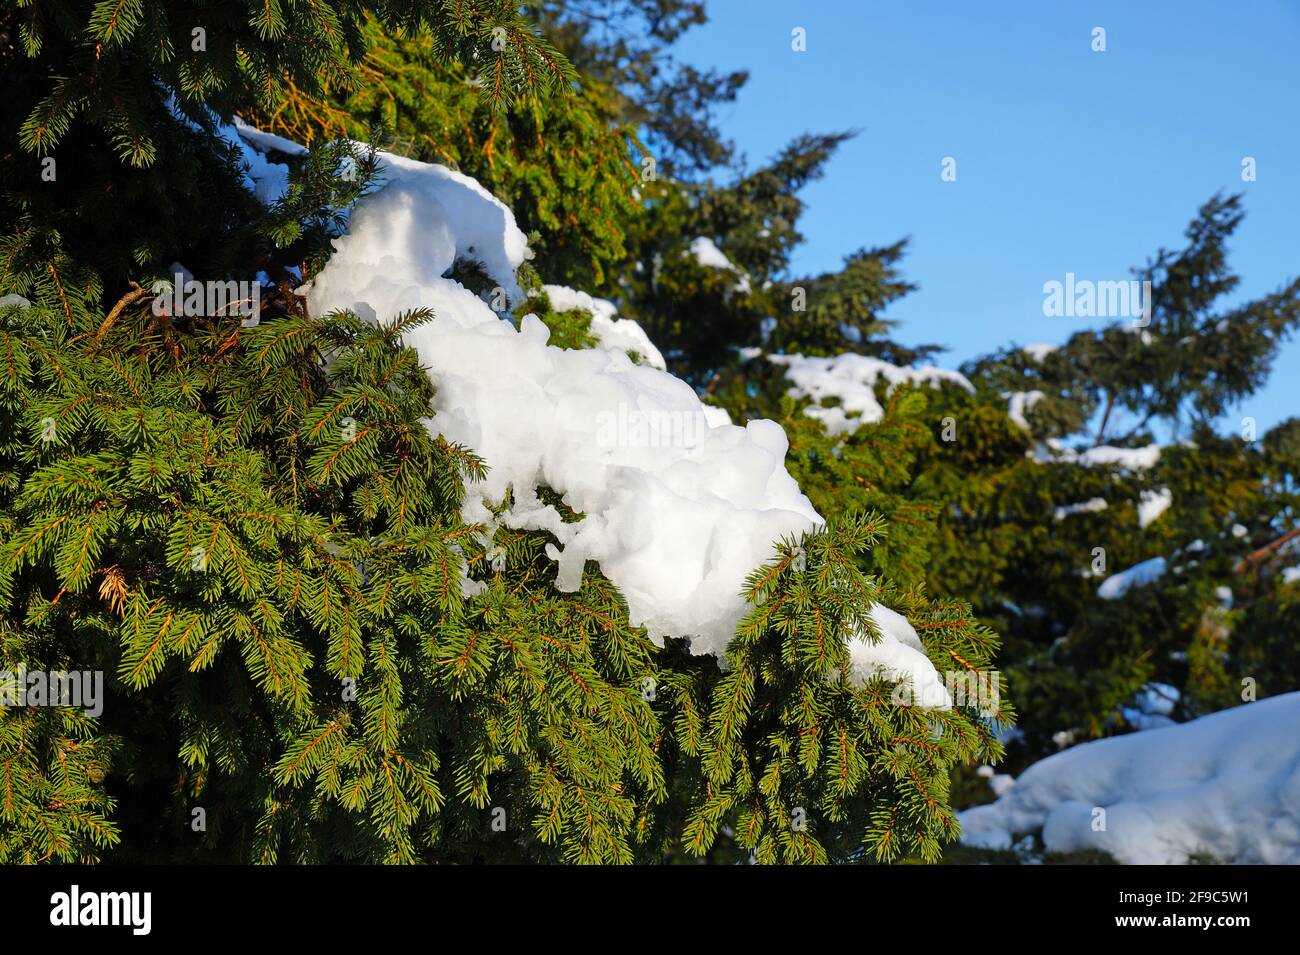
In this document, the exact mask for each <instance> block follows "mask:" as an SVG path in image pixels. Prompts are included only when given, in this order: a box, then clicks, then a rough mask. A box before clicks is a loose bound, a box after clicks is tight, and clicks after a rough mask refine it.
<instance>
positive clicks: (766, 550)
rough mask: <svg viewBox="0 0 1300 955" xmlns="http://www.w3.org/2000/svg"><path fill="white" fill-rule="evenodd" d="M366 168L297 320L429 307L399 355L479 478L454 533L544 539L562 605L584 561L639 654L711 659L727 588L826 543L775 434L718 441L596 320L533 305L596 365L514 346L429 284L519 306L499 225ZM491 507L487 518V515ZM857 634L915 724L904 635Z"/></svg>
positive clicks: (607, 324)
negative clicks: (618, 608)
mask: <svg viewBox="0 0 1300 955" xmlns="http://www.w3.org/2000/svg"><path fill="white" fill-rule="evenodd" d="M379 158H380V161H381V165H382V170H383V173H384V185H383V186H382V187H381V188H380V189H378V190H377V191H376V192H374V193H372V194H371V195H369V196H367V197H366V198H364V199H363V200H361V201H360V202H359V203H358V204H357V206H356V208H355V209H354V210H353V212H352V214H351V216H350V219H349V231H348V234H346V235H344V236H342V237H340V238H339V239H337V240H335V243H334V248H335V251H334V254H333V256H332V257H331V258H330V260H329V262H328V263H327V264H326V266H325V268H324V269H323V270H322V271H321V272H320V274H319V275H317V276H316V277H315V279H314V281H313V282H312V283H311V285H310V287H309V288H307V289H306V297H307V302H308V306H309V308H310V309H311V311H312V313H313V314H323V313H325V312H328V311H330V310H332V309H351V310H353V311H355V312H357V314H359V315H362V316H364V317H367V318H368V319H370V320H376V321H381V320H387V319H390V318H391V317H392V316H393V315H395V314H396V313H398V312H399V311H403V310H406V309H411V308H416V307H419V306H431V307H432V308H433V310H434V313H435V318H434V319H433V320H432V321H430V322H428V323H426V324H425V325H423V326H421V327H419V328H417V329H414V330H412V331H411V332H410V333H409V334H408V335H407V336H406V342H407V344H409V345H410V346H412V347H413V348H415V350H416V351H417V353H418V354H419V357H420V361H421V363H422V364H423V365H424V366H425V368H426V369H427V370H428V372H429V375H430V376H431V378H432V379H433V381H434V383H435V384H436V385H437V396H436V398H435V402H434V406H435V414H434V416H433V418H432V419H431V420H430V421H428V422H427V425H428V427H429V429H430V430H431V431H433V432H436V433H439V434H442V435H445V436H446V437H447V438H448V439H449V440H451V441H454V442H458V443H461V444H465V445H467V446H469V447H471V448H473V449H474V450H475V451H477V452H478V453H479V454H481V455H482V456H483V457H484V459H485V460H486V461H487V463H488V466H489V468H490V470H489V472H488V476H487V478H486V479H485V480H484V481H481V482H477V483H474V484H471V485H470V486H469V488H468V489H467V495H466V499H465V503H464V506H463V515H464V517H465V519H466V520H467V521H469V522H471V523H480V524H483V525H485V526H486V527H487V529H488V531H489V533H490V532H491V531H492V530H493V529H494V527H495V526H496V525H497V524H498V523H503V524H508V525H509V526H511V527H516V528H521V529H532V530H546V531H549V532H550V533H551V534H553V535H554V536H555V538H556V539H557V540H558V542H559V546H555V545H550V546H549V547H548V551H547V552H548V556H550V557H551V559H552V560H555V561H556V562H557V564H558V568H557V580H556V585H557V587H559V588H560V589H561V590H565V591H572V590H576V589H577V588H578V587H579V586H580V585H581V582H582V575H583V572H584V569H585V564H586V562H587V561H589V560H594V561H596V562H598V563H599V565H600V568H601V570H602V571H603V572H604V573H605V575H606V576H608V577H609V579H610V580H612V581H613V582H614V583H615V584H616V585H617V586H618V588H619V589H620V591H621V592H622V593H623V595H624V596H625V597H626V599H627V602H628V608H629V613H630V617H631V620H632V622H633V624H635V625H639V626H644V627H646V629H647V631H648V632H649V634H650V637H651V638H652V639H653V640H655V641H656V642H657V643H659V644H662V642H663V640H664V638H666V637H687V638H689V639H690V641H691V649H692V650H693V651H694V652H695V653H713V654H717V655H719V656H720V655H721V654H722V653H723V652H724V651H725V649H726V647H727V644H728V643H729V642H730V641H731V638H732V637H733V636H734V634H735V630H736V625H737V624H738V623H739V621H740V619H741V618H742V617H743V616H744V614H745V613H746V612H747V611H748V610H749V606H748V604H747V603H746V601H745V600H744V598H743V597H742V596H741V592H742V590H743V588H744V581H745V578H746V577H747V576H748V575H749V573H750V572H751V571H753V570H754V569H755V568H756V567H758V566H760V565H762V564H763V563H765V562H766V561H767V560H769V559H770V558H771V557H772V556H773V552H774V551H773V544H774V542H776V541H777V540H779V539H781V538H783V537H797V536H798V535H801V534H804V533H807V532H809V531H813V530H815V529H817V528H818V527H820V526H821V525H822V524H823V523H824V521H823V519H822V518H821V516H820V515H819V514H818V513H817V512H816V510H815V509H814V508H813V506H812V504H811V503H810V502H809V500H808V498H807V497H805V496H804V494H803V493H802V492H801V491H800V490H799V487H798V485H797V484H796V483H795V480H794V478H792V477H791V476H790V474H789V472H788V471H787V470H786V468H785V455H786V451H787V450H788V447H789V445H788V442H787V440H786V436H785V432H784V431H782V430H781V427H780V425H778V424H776V423H775V422H773V421H751V422H749V423H748V424H746V425H744V426H743V427H742V426H738V425H734V424H732V423H731V422H730V419H729V418H728V416H727V415H726V414H725V412H721V411H718V410H717V409H713V408H709V407H706V406H705V405H704V404H702V403H701V401H700V399H699V396H698V395H697V394H696V393H695V391H694V389H692V388H691V387H690V386H689V385H688V384H686V383H685V382H684V381H681V380H680V379H678V378H675V377H673V376H672V375H670V374H668V373H667V372H666V371H663V370H662V368H661V367H651V366H649V365H638V364H636V363H634V362H633V361H632V359H631V358H630V357H629V356H628V355H627V354H626V351H625V349H628V348H631V349H632V350H634V351H637V352H639V353H641V354H642V355H644V356H645V357H646V358H647V359H648V360H650V361H651V362H652V363H654V364H657V365H659V366H662V363H663V358H662V356H661V355H660V354H659V352H658V350H657V349H655V348H654V346H653V345H652V344H651V343H650V342H649V340H648V339H647V338H646V337H645V333H644V332H643V331H642V330H641V329H640V328H639V326H637V325H636V324H635V323H634V322H626V321H616V320H615V319H614V317H613V316H614V307H613V305H612V304H611V303H609V302H602V301H601V300H599V299H593V298H591V297H590V296H589V295H586V294H585V293H581V292H577V291H574V290H572V289H566V288H563V287H561V286H548V287H546V293H547V296H548V298H549V299H550V301H551V303H552V305H553V306H554V307H557V308H560V309H566V308H571V307H581V308H585V309H587V310H588V311H590V312H591V314H592V316H593V328H595V329H596V330H597V332H598V334H599V335H600V337H601V340H602V342H603V343H604V344H606V345H613V346H614V347H602V348H594V349H563V348H558V347H556V346H553V345H551V344H549V341H548V339H549V337H550V330H549V329H548V328H547V327H546V326H545V324H544V323H543V322H542V321H541V320H540V319H539V318H537V316H535V315H525V316H524V317H523V319H522V320H521V321H520V323H519V326H518V327H517V328H516V327H515V325H514V324H512V323H511V322H510V321H506V320H503V319H502V318H501V317H500V316H498V315H497V314H496V313H494V312H493V311H492V310H491V309H490V308H489V307H488V305H487V303H486V302H485V301H483V300H482V299H481V298H479V297H478V296H476V295H474V294H473V293H471V292H470V291H469V290H467V289H465V288H464V287H463V286H461V285H460V284H459V283H457V282H455V281H454V280H452V279H449V278H446V277H445V273H446V272H447V271H448V270H449V269H450V268H451V267H452V265H453V263H454V262H455V261H456V260H457V259H469V260H473V261H475V262H477V263H479V264H480V265H481V266H482V268H483V269H484V271H485V272H486V273H487V274H488V275H489V276H490V277H491V278H492V280H493V281H496V282H497V283H498V284H499V285H500V286H501V288H503V289H505V290H507V294H510V295H512V296H516V295H518V288H517V286H516V285H515V282H514V269H515V268H517V267H518V266H519V265H520V264H521V263H522V262H523V261H524V259H525V258H526V257H527V256H528V249H527V245H526V241H525V238H524V236H523V234H522V233H521V232H520V231H519V229H518V228H517V226H516V225H515V220H514V216H513V215H512V213H511V212H510V210H509V209H507V208H506V207H505V206H504V205H502V204H501V203H500V202H499V201H497V200H496V199H495V198H494V197H492V196H491V195H489V194H488V193H487V192H486V191H485V190H484V189H483V187H482V186H480V185H479V184H478V183H477V182H475V181H474V180H472V179H470V178H468V177H466V176H462V175H459V174H457V173H453V172H451V171H449V170H447V169H444V168H443V167H441V166H435V165H429V164H426V163H420V162H416V161H414V160H409V159H404V158H401V157H398V156H392V155H390V154H388V153H380V154H379ZM543 486H544V487H548V488H550V489H551V490H552V491H554V492H557V493H558V494H559V495H560V496H561V497H562V498H563V501H564V503H565V504H567V505H568V506H569V507H570V508H572V509H573V510H574V511H576V512H577V513H578V514H579V515H580V518H579V519H578V520H576V521H569V522H567V523H566V522H565V521H564V520H563V518H562V517H561V514H560V513H559V511H557V510H556V508H555V507H553V506H552V505H550V504H547V503H545V502H544V501H542V500H541V499H540V497H539V495H538V493H537V489H538V488H539V487H543ZM508 492H512V495H513V501H512V504H511V507H510V509H509V510H508V511H507V512H506V513H505V514H503V515H502V516H501V517H500V518H498V517H496V516H495V515H494V514H493V513H492V511H491V507H492V506H493V505H499V504H500V502H502V501H503V500H504V499H505V498H506V496H507V493H508ZM873 619H875V620H876V621H877V626H878V629H880V630H881V635H880V639H879V640H878V641H872V640H871V639H870V638H869V637H868V636H866V635H862V636H860V637H856V638H854V639H853V640H852V641H850V650H851V653H852V654H853V655H854V660H855V662H856V663H858V664H860V665H859V666H857V667H856V672H857V673H858V675H859V676H860V677H863V678H865V677H866V676H868V675H870V674H876V673H881V672H885V673H888V674H890V675H891V676H892V678H894V679H898V680H906V681H907V682H909V683H910V684H911V685H912V688H913V692H914V693H921V694H922V703H921V705H931V701H933V704H932V705H947V702H948V701H947V697H946V693H945V695H944V696H943V697H942V698H940V697H939V694H938V693H936V692H934V691H933V689H932V688H933V686H934V685H935V684H938V683H940V681H939V676H938V673H937V672H936V671H935V669H934V666H933V665H932V664H931V663H930V661H929V660H928V659H927V658H926V656H925V653H924V647H923V645H922V643H921V641H920V639H919V638H918V637H917V636H916V632H915V630H913V629H912V628H911V626H910V625H909V624H908V623H907V621H906V620H905V619H904V618H902V617H901V616H899V615H898V614H895V613H893V611H889V610H887V609H886V608H883V607H880V608H879V616H873ZM939 689H940V690H942V689H943V687H942V686H941V685H940V687H939Z"/></svg>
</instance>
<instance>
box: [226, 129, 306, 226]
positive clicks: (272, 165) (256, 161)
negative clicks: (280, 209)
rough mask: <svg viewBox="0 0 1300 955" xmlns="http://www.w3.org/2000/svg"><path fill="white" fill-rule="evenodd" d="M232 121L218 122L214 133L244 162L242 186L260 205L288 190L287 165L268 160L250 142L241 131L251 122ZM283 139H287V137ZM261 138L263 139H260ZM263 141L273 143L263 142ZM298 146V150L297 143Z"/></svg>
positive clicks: (277, 147)
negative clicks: (246, 123) (237, 152)
mask: <svg viewBox="0 0 1300 955" xmlns="http://www.w3.org/2000/svg"><path fill="white" fill-rule="evenodd" d="M235 123H236V124H235V125H234V126H229V125H226V124H224V123H223V124H219V125H218V126H217V134H218V135H219V136H220V137H221V138H222V139H224V140H225V141H226V142H228V143H230V145H232V146H234V147H235V149H237V150H238V151H239V155H240V158H241V160H242V161H243V165H244V185H245V187H246V188H247V189H248V191H249V192H251V193H253V194H254V195H255V196H257V198H258V200H259V201H260V202H261V203H262V204H263V205H267V206H269V205H271V204H273V203H275V202H277V201H278V200H280V199H282V198H283V197H284V194H285V193H286V192H288V191H289V167H288V166H286V165H285V164H284V163H278V162H271V161H270V160H269V159H267V158H266V156H264V155H263V154H262V153H261V152H259V151H258V149H259V148H264V147H262V146H256V145H255V144H252V143H250V141H249V139H248V137H247V135H246V134H245V131H246V130H252V127H251V126H247V125H245V124H244V123H242V122H240V121H239V120H236V121H235ZM241 127H242V128H241ZM259 135H263V136H265V135H268V134H260V133H259ZM271 139H275V140H279V139H280V137H279V136H274V137H271ZM283 141H284V142H286V143H287V142H288V140H283ZM263 142H266V141H265V140H263ZM266 145H274V144H273V143H269V142H267V143H266ZM274 148H276V149H279V148H280V147H279V146H274ZM298 149H299V151H302V147H301V146H299V147H298ZM286 151H287V150H286Z"/></svg>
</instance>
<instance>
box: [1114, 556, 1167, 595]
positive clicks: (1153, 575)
mask: <svg viewBox="0 0 1300 955" xmlns="http://www.w3.org/2000/svg"><path fill="white" fill-rule="evenodd" d="M1164 572H1165V559H1164V558H1163V557H1152V558H1151V559H1150V560H1144V561H1142V563H1140V564H1134V565H1133V566H1132V567H1130V568H1128V570H1121V571H1120V572H1119V573H1118V574H1111V575H1110V576H1109V577H1107V578H1106V579H1105V580H1103V581H1102V582H1101V586H1100V587H1098V588H1097V596H1098V597H1100V598H1101V599H1102V600H1119V599H1120V598H1121V597H1123V596H1124V595H1125V594H1127V593H1128V592H1129V591H1130V590H1132V589H1133V588H1134V587H1145V586H1146V585H1147V584H1149V583H1152V582H1153V581H1156V580H1159V579H1160V577H1162V576H1163V575H1164Z"/></svg>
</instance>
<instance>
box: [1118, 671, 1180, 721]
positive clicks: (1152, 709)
mask: <svg viewBox="0 0 1300 955" xmlns="http://www.w3.org/2000/svg"><path fill="white" fill-rule="evenodd" d="M1181 697H1182V694H1181V693H1179V692H1178V688H1177V687H1175V686H1171V685H1169V684H1168V683H1147V684H1146V685H1145V686H1143V687H1142V688H1141V689H1140V690H1138V691H1137V693H1135V694H1134V696H1133V702H1132V705H1130V706H1126V707H1124V708H1123V709H1122V710H1121V713H1122V715H1123V717H1124V720H1125V721H1126V722H1127V723H1128V724H1129V725H1130V726H1132V727H1133V728H1134V729H1135V730H1153V729H1161V728H1163V727H1166V726H1173V725H1175V724H1174V721H1173V719H1172V714H1173V712H1174V707H1175V706H1177V705H1178V701H1179V699H1181Z"/></svg>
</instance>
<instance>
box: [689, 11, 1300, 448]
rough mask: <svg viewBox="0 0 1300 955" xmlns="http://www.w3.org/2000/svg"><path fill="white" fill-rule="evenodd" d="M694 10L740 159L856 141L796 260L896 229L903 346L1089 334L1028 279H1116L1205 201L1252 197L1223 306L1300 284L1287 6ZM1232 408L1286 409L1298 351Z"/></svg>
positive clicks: (1298, 179)
mask: <svg viewBox="0 0 1300 955" xmlns="http://www.w3.org/2000/svg"><path fill="white" fill-rule="evenodd" d="M707 6H708V10H709V15H710V19H711V22H710V23H709V24H708V25H707V26H705V27H702V28H697V29H695V30H694V31H692V32H691V33H689V34H687V36H686V37H685V38H684V39H683V40H682V42H681V43H680V44H679V47H678V51H679V54H680V56H681V58H682V59H684V60H685V61H687V62H691V63H694V64H696V65H699V66H713V67H716V68H719V69H739V68H744V69H748V70H749V71H750V81H749V83H748V84H747V85H746V86H745V88H744V89H743V91H742V92H741V94H740V97H739V99H738V101H737V102H736V103H735V104H732V105H730V106H727V107H725V108H724V109H723V111H722V114H721V117H722V128H723V132H724V133H725V134H726V135H728V136H729V137H731V138H733V139H735V140H736V142H737V144H738V145H739V147H740V149H741V150H742V151H743V152H744V153H745V155H746V156H747V157H748V159H749V162H750V164H751V165H756V164H758V163H760V162H762V161H763V160H765V159H767V158H768V157H770V156H771V155H773V154H774V153H775V152H776V151H777V150H779V149H780V148H781V147H782V146H783V145H784V144H785V143H786V142H787V141H789V140H790V139H791V138H793V137H794V136H796V135H798V134H799V133H802V132H820V131H829V130H837V129H846V128H854V129H858V130H859V131H860V133H859V135H858V137H857V138H856V139H855V140H853V141H851V142H849V143H848V144H846V145H845V146H843V147H842V148H841V150H840V152H839V153H838V154H837V156H836V157H835V159H833V160H832V162H831V163H830V165H829V167H828V169H827V172H826V176H825V177H824V178H823V179H822V180H820V181H819V182H816V183H814V184H812V185H811V186H809V187H808V188H807V189H806V190H805V192H804V198H805V199H806V200H807V203H808V211H807V213H806V215H805V218H804V220H803V224H802V232H803V233H804V235H805V236H806V237H807V241H806V244H805V245H804V246H803V247H802V248H801V249H800V250H799V252H798V253H797V255H796V256H795V262H794V265H795V270H796V272H800V273H812V272H818V271H824V270H828V269H834V268H836V267H838V265H839V262H840V260H841V258H842V257H843V256H844V255H845V254H847V253H849V252H851V251H853V250H854V249H857V248H859V247H862V246H869V245H877V244H884V243H889V242H893V241H894V240H896V239H898V238H901V237H903V236H910V237H911V240H912V241H911V247H910V252H909V254H908V256H907V258H906V259H905V260H904V270H905V274H906V275H907V277H908V278H909V279H911V280H912V281H914V282H916V283H917V284H918V285H920V290H919V291H918V292H915V293H913V294H912V295H910V296H908V297H906V298H904V299H903V300H902V301H900V302H898V303H896V304H895V305H894V306H893V308H892V310H891V311H890V312H889V313H888V316H887V317H891V318H896V319H898V320H900V321H901V322H902V323H903V324H902V326H901V327H900V328H899V329H898V337H899V338H900V339H901V340H903V341H905V342H909V343H920V342H938V343H941V344H943V345H946V346H948V348H949V349H950V351H949V352H948V353H947V354H946V355H944V356H942V357H941V359H940V361H941V363H944V364H947V365H950V366H955V365H956V364H958V363H959V362H961V361H963V360H965V359H967V358H970V357H973V356H975V355H978V354H981V353H983V352H986V351H991V350H992V349H994V348H996V347H998V346H1000V345H1002V344H1006V343H1010V342H1017V343H1021V344H1025V343H1029V342H1055V343H1059V342H1062V341H1064V340H1065V338H1066V337H1067V336H1068V335H1069V334H1070V333H1071V332H1073V331H1075V330H1077V329H1079V328H1082V327H1086V326H1088V325H1089V324H1097V321H1096V320H1088V319H1077V318H1047V317H1045V316H1044V315H1043V311H1042V303H1043V291H1042V288H1043V283H1044V282H1046V281H1049V280H1052V279H1057V280H1063V278H1064V275H1065V273H1066V272H1074V273H1075V274H1076V275H1077V276H1078V277H1079V278H1093V279H1098V280H1101V279H1127V278H1129V269H1130V268H1131V267H1134V266H1139V265H1141V264H1143V262H1145V261H1146V259H1147V257H1148V256H1150V255H1152V254H1153V253H1154V252H1155V251H1156V249H1157V248H1159V247H1160V246H1162V245H1163V246H1166V247H1169V248H1176V247H1178V246H1179V245H1180V244H1181V243H1182V230H1183V229H1184V227H1185V226H1186V224H1187V222H1188V221H1189V220H1190V219H1191V218H1192V216H1193V214H1194V213H1195V211H1196V209H1197V207H1198V206H1199V205H1200V204H1201V203H1203V202H1204V201H1205V200H1206V199H1208V198H1209V197H1210V196H1211V195H1212V194H1213V193H1214V192H1215V191H1216V190H1224V191H1226V192H1244V194H1245V199H1244V203H1245V208H1246V218H1245V221H1244V222H1243V223H1242V224H1241V226H1239V227H1238V230H1237V234H1236V236H1235V237H1234V240H1233V243H1232V247H1231V255H1230V259H1229V263H1230V265H1231V266H1232V267H1233V268H1234V269H1235V271H1236V272H1237V273H1238V274H1239V275H1240V276H1241V279H1242V282H1241V286H1240V294H1239V295H1237V296H1235V301H1244V300H1247V299H1249V298H1252V297H1255V296H1257V295H1260V294H1264V293H1267V292H1271V291H1274V290H1275V289H1277V288H1278V287H1279V286H1280V285H1281V284H1282V283H1283V282H1284V281H1285V280H1286V279H1289V278H1291V277H1294V276H1296V275H1300V0H1220V2H1208V0H1122V2H1075V0H1020V2H987V3H971V2H962V0H948V2H934V0H905V2H896V3H879V2H875V0H810V2H806V3H792V2H789V0H707ZM1098 26H1100V27H1104V28H1105V30H1106V34H1107V35H1106V45H1107V50H1106V52H1104V53H1096V52H1093V51H1092V49H1091V44H1092V29H1093V28H1094V27H1098ZM794 27H803V28H804V29H805V30H806V35H807V50H806V52H802V53H799V52H794V51H792V50H791V43H790V38H791V30H792V29H793V28H794ZM945 156H952V157H954V158H955V159H956V160H957V181H956V182H943V181H941V179H940V164H941V161H942V159H943V157H945ZM1244 156H1253V157H1254V158H1255V160H1256V162H1257V180H1256V181H1255V182H1250V183H1247V182H1243V181H1242V180H1241V161H1242V158H1243V157H1244ZM1239 414H1240V415H1246V414H1249V415H1253V416H1255V417H1256V418H1257V420H1258V421H1259V424H1260V426H1261V430H1262V429H1263V428H1266V427H1268V426H1269V425H1271V424H1273V423H1275V422H1277V421H1279V420H1282V419H1283V418H1286V417H1289V416H1291V415H1300V340H1292V341H1291V342H1290V343H1289V344H1288V345H1286V346H1284V350H1283V353H1282V355H1281V356H1280V357H1279V359H1278V360H1277V362H1276V363H1275V365H1274V370H1273V374H1272V377H1271V379H1270V381H1269V384H1268V385H1267V386H1266V388H1265V389H1264V390H1263V391H1261V392H1260V393H1258V394H1257V395H1256V396H1255V397H1254V398H1252V399H1251V400H1249V401H1248V402H1247V403H1246V404H1245V405H1244V406H1243V407H1242V408H1241V410H1240V413H1239ZM1236 417H1239V416H1234V418H1233V421H1232V422H1230V423H1227V424H1228V426H1231V427H1232V428H1233V429H1234V430H1235V428H1236V423H1235V422H1236Z"/></svg>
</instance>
